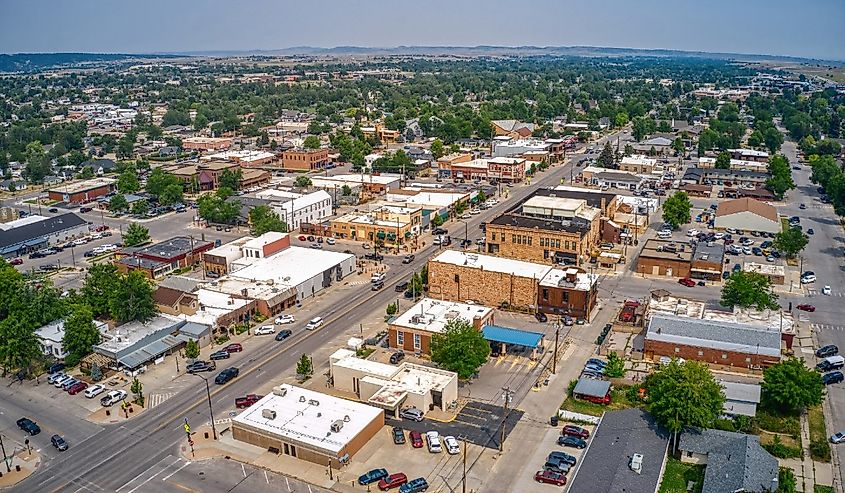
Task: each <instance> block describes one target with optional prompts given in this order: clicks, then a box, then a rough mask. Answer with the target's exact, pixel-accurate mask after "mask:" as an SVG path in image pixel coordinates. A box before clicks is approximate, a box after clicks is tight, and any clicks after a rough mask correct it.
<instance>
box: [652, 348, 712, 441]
mask: <svg viewBox="0 0 845 493" xmlns="http://www.w3.org/2000/svg"><path fill="white" fill-rule="evenodd" d="M643 386H644V387H645V389H646V391H647V393H648V410H649V412H650V413H651V414H652V415H654V417H655V418H656V419H657V421H658V422H660V423H661V424H663V426H665V427H666V428H668V429H669V430H670V431H672V432H675V433H677V432H679V431H681V429H682V428H684V427H685V426H700V427H705V428H708V427H710V426H712V425H713V422H714V421H715V420H716V418H717V417H718V416H719V415H720V414H721V413H722V404H724V402H725V395H724V394H723V393H722V387H721V386H720V385H719V384H718V383H716V380H715V379H714V378H713V375H712V374H711V373H710V370H709V369H708V368H707V366H706V365H704V364H703V363H699V362H697V361H687V362H684V363H680V362H679V361H678V360H677V359H673V360H672V361H671V362H670V363H669V364H668V365H665V366H662V367H661V368H659V369H658V370H657V371H655V372H654V373H652V374H651V375H649V376H648V377H646V379H645V383H644V385H643Z"/></svg>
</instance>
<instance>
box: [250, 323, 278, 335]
mask: <svg viewBox="0 0 845 493" xmlns="http://www.w3.org/2000/svg"><path fill="white" fill-rule="evenodd" d="M275 333H276V329H274V328H273V326H272V325H262V326H261V327H259V328H257V329H255V335H257V336H266V335H270V334H275Z"/></svg>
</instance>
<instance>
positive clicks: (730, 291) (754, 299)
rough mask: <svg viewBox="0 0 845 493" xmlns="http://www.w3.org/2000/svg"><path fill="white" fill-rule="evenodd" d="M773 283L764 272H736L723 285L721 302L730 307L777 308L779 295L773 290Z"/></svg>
mask: <svg viewBox="0 0 845 493" xmlns="http://www.w3.org/2000/svg"><path fill="white" fill-rule="evenodd" d="M771 285H772V282H771V281H770V280H769V278H768V277H766V276H764V275H762V274H758V273H756V272H743V271H737V272H734V273H733V274H731V277H729V278H728V279H727V280H726V281H725V285H724V286H723V287H722V299H721V303H722V305H724V306H730V307H734V306H740V307H743V308H750V307H755V308H757V309H758V310H765V309H767V308H770V309H776V308H778V307H779V306H780V305H778V303H777V300H778V295H777V294H775V293H773V292H772V289H771Z"/></svg>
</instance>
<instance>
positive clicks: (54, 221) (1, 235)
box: [0, 212, 86, 248]
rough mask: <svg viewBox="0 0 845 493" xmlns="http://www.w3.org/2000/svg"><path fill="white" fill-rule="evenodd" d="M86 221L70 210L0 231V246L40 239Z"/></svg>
mask: <svg viewBox="0 0 845 493" xmlns="http://www.w3.org/2000/svg"><path fill="white" fill-rule="evenodd" d="M84 224H86V221H85V220H84V219H82V218H81V217H79V216H77V215H76V214H74V213H72V212H68V213H67V214H61V215H59V216H53V217H50V218H47V219H45V220H43V221H38V222H35V223H31V224H24V225H23V226H20V227H17V228H13V229H10V230H7V231H0V248H4V247H9V246H14V245H18V244H21V243H24V242H27V241H30V242H31V241H34V240H41V239H42V238H44V237H45V236H48V235H51V234H55V233H58V232H60V231H65V230H68V229H71V228H76V227H79V226H82V225H84Z"/></svg>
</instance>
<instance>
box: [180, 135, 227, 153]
mask: <svg viewBox="0 0 845 493" xmlns="http://www.w3.org/2000/svg"><path fill="white" fill-rule="evenodd" d="M230 147H232V139H229V138H226V137H188V138H186V139H183V140H182V149H185V150H186V151H225V150H226V149H228V148H230Z"/></svg>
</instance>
